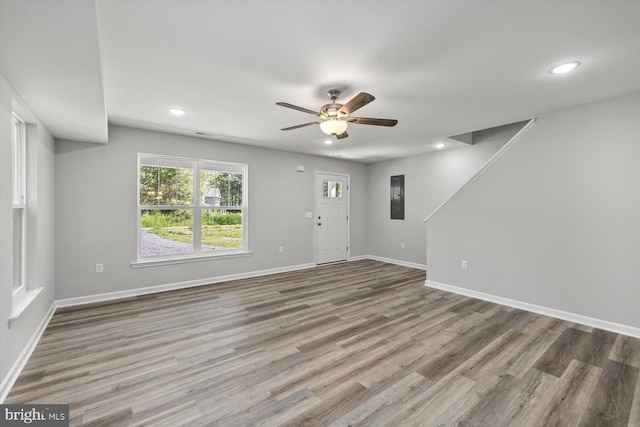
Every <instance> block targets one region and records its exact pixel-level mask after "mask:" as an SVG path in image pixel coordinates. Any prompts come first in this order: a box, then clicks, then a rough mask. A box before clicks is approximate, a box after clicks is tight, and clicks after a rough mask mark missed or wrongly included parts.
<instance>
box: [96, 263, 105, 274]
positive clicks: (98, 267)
mask: <svg viewBox="0 0 640 427" xmlns="http://www.w3.org/2000/svg"><path fill="white" fill-rule="evenodd" d="M102 272H104V264H96V273H102Z"/></svg>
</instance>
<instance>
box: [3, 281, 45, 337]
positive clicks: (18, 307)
mask: <svg viewBox="0 0 640 427" xmlns="http://www.w3.org/2000/svg"><path fill="white" fill-rule="evenodd" d="M43 289H44V288H37V289H29V290H27V291H24V292H23V293H21V294H20V295H17V296H16V297H14V298H13V303H12V304H11V316H10V317H9V329H11V326H13V324H14V323H16V321H17V320H18V318H19V317H20V316H21V315H22V313H24V312H25V311H27V308H28V307H29V306H30V305H31V303H32V302H33V301H35V299H36V297H37V296H38V295H40V293H41V292H42V290H43Z"/></svg>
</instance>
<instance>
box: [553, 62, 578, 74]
mask: <svg viewBox="0 0 640 427" xmlns="http://www.w3.org/2000/svg"><path fill="white" fill-rule="evenodd" d="M579 66H580V62H578V61H571V62H566V63H564V64H560V65H556V66H555V67H553V68H552V69H550V70H549V73H550V74H566V73H568V72H570V71H573V70H575V69H576V68H578V67H579Z"/></svg>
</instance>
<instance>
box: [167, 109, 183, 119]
mask: <svg viewBox="0 0 640 427" xmlns="http://www.w3.org/2000/svg"><path fill="white" fill-rule="evenodd" d="M169 112H170V113H171V114H173V115H174V116H178V117H180V116H184V115H185V114H187V112H186V111H184V110H181V109H179V108H169Z"/></svg>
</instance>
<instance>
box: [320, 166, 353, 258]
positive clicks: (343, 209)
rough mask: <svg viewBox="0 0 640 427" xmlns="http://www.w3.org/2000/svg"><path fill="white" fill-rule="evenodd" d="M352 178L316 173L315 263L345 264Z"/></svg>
mask: <svg viewBox="0 0 640 427" xmlns="http://www.w3.org/2000/svg"><path fill="white" fill-rule="evenodd" d="M348 215H349V176H348V175H339V174H327V173H321V172H316V217H315V223H316V233H317V234H316V235H317V238H316V242H317V248H316V262H317V263H318V264H324V263H327V262H336V261H346V260H347V254H348V245H349V238H348V236H349V218H348Z"/></svg>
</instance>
